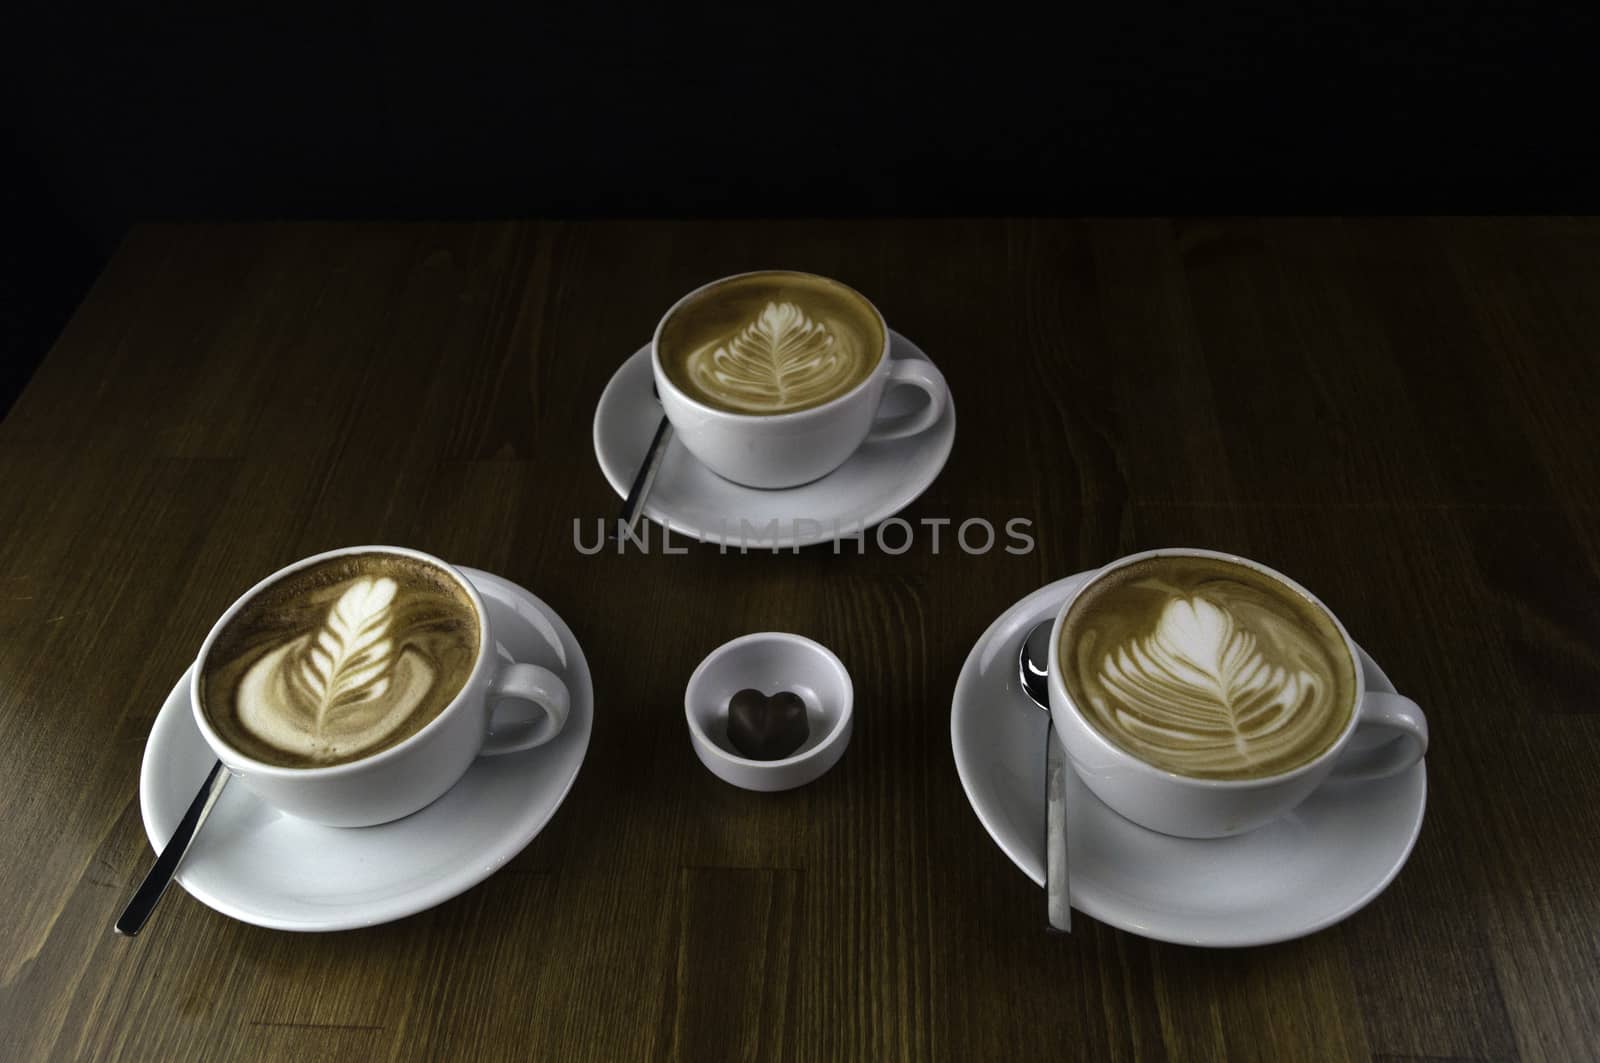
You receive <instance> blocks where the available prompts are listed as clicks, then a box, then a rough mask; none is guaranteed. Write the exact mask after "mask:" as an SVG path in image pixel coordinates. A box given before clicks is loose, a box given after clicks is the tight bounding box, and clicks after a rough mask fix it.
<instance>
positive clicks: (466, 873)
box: [139, 564, 595, 933]
mask: <svg viewBox="0 0 1600 1063" xmlns="http://www.w3.org/2000/svg"><path fill="white" fill-rule="evenodd" d="M454 567H455V568H456V570H457V571H459V572H461V573H462V574H463V575H464V576H466V577H467V579H468V580H470V581H472V582H473V583H474V585H475V586H476V584H477V581H478V580H479V579H480V578H482V577H488V579H489V580H492V581H495V582H498V583H500V584H503V585H504V586H505V587H507V588H510V590H512V591H514V592H515V593H516V594H518V595H520V596H522V597H524V598H526V599H527V600H528V601H530V602H531V603H532V604H533V605H534V607H535V608H536V609H537V611H538V612H539V613H540V614H541V615H542V616H543V617H544V618H545V619H546V620H547V621H549V622H550V624H551V626H552V627H553V628H554V629H555V631H556V633H557V635H558V636H560V638H561V640H562V649H563V651H564V652H565V653H566V654H567V662H566V665H565V667H564V668H563V669H562V678H563V679H564V680H565V681H566V682H567V685H568V689H569V690H570V689H572V687H573V686H574V685H580V681H581V689H582V690H583V691H584V692H585V693H586V695H587V700H588V706H589V711H588V713H587V714H586V719H587V723H588V728H587V731H586V733H585V734H584V737H583V743H582V745H581V746H580V747H579V748H578V749H576V750H575V754H576V758H577V762H576V764H575V765H574V766H573V769H572V773H571V775H570V776H569V777H568V778H567V780H566V782H565V784H564V785H563V786H562V787H561V790H560V793H559V794H558V795H557V796H556V797H555V798H554V799H553V800H552V801H551V802H550V803H549V807H548V808H547V809H546V810H545V812H544V814H543V815H542V816H536V817H534V818H533V819H531V820H529V822H528V824H527V825H525V826H524V827H522V828H521V829H519V830H516V831H515V832H511V833H508V834H506V835H505V836H504V837H503V838H502V839H501V840H500V841H499V843H498V844H496V845H495V846H494V847H493V848H492V849H486V850H485V852H486V853H487V854H489V855H490V856H492V859H490V860H487V861H485V860H481V859H480V860H474V861H472V862H471V863H469V864H464V865H463V869H462V870H461V871H460V872H458V873H457V874H455V875H450V876H444V877H441V878H437V879H434V880H432V881H431V882H429V883H428V884H427V885H425V886H423V887H420V888H418V889H416V890H414V891H412V892H410V893H406V894H401V895H398V896H395V897H391V898H388V899H387V900H386V901H380V902H373V903H371V904H367V905H360V904H352V905H348V906H343V907H341V908H339V909H337V911H338V912H339V913H340V914H338V915H332V916H330V917H329V918H326V919H321V920H303V919H285V918H282V917H279V916H276V915H272V914H270V913H263V912H259V911H256V910H254V909H252V908H251V907H249V906H248V905H247V904H245V905H242V904H240V903H237V900H236V899H229V898H226V897H222V896H218V895H217V893H216V892H214V891H213V890H210V889H207V888H205V887H203V886H199V885H197V884H195V883H194V882H192V881H191V880H190V878H191V877H190V876H189V875H186V873H185V869H184V868H182V867H181V866H180V867H179V869H178V871H177V872H176V874H175V875H174V876H173V877H174V879H175V881H176V882H177V883H178V884H179V885H180V886H182V887H183V889H184V891H185V892H186V893H188V894H189V895H190V896H191V897H193V898H194V899H195V900H197V901H199V902H200V903H201V904H203V905H205V906H206V907H208V908H210V909H211V910H212V911H214V912H216V913H218V914H219V915H223V916H226V917H228V918H230V919H236V920H238V921H239V922H242V923H248V924H250V925H252V926H259V927H263V928H265V929H269V930H286V931H291V932H295V933H335V932H339V931H345V930H358V929H361V928H363V927H369V926H379V925H381V924H384V923H391V922H394V921H396V920H399V919H405V918H407V917H409V916H412V915H417V914H419V913H421V912H424V911H427V910H428V909H430V908H434V907H437V906H438V905H440V904H443V903H445V902H446V901H449V900H453V899H455V898H456V897H459V896H460V895H462V894H463V893H466V892H467V891H468V890H470V889H472V888H473V887H475V886H478V885H480V884H482V883H483V882H484V881H485V880H487V879H488V878H490V877H491V876H492V875H494V874H495V872H497V871H499V870H500V869H501V868H502V867H504V866H505V865H506V864H507V863H509V862H510V861H511V860H512V859H514V858H515V857H516V856H517V855H518V854H520V853H521V852H522V851H523V850H524V849H526V848H527V847H528V845H529V844H530V843H532V841H533V840H534V839H535V838H537V837H538V836H539V835H540V834H541V833H543V832H544V829H545V827H547V826H549V824H550V821H551V820H552V819H554V818H555V815H556V813H557V812H559V811H560V810H561V806H562V805H564V804H565V803H566V800H567V797H568V796H569V795H570V794H571V793H572V788H573V786H574V785H576V783H577V781H578V776H579V775H580V774H581V773H582V771H583V765H584V762H585V761H586V760H587V759H588V754H589V745H590V742H591V741H592V740H593V736H594V711H595V705H594V682H593V675H592V673H591V672H590V670H589V663H588V658H587V657H586V656H585V655H584V652H583V647H582V646H581V645H580V644H579V642H578V639H577V636H576V635H574V634H573V632H572V629H571V628H570V627H569V626H568V625H567V623H566V621H565V620H563V619H562V618H561V615H560V614H559V613H557V612H556V611H555V610H554V609H553V608H551V607H550V605H549V603H547V602H545V601H544V599H542V598H540V597H539V596H538V595H536V594H534V593H533V592H531V591H529V590H528V589H527V588H525V587H523V586H522V585H520V584H518V583H515V582H513V581H511V580H509V579H506V578H505V577H504V576H500V575H497V574H495V573H493V572H487V571H485V570H483V569H478V568H473V567H472V566H470V565H460V564H455V565H454ZM480 593H481V589H480ZM193 671H194V662H192V661H191V662H190V663H189V664H188V666H186V667H185V668H184V671H183V675H182V676H180V677H179V679H178V681H177V682H176V684H175V685H174V687H173V689H172V691H171V692H169V693H168V695H167V697H166V699H165V700H164V701H163V702H162V705H161V708H160V710H159V711H158V712H157V713H156V718H155V720H154V721H153V722H152V723H151V727H150V733H149V735H147V736H146V738H145V747H144V752H143V755H142V757H141V758H140V763H139V815H140V820H141V822H142V824H143V827H144V832H145V837H146V838H147V839H148V841H149V843H150V846H151V848H152V849H153V850H154V851H155V852H157V853H159V852H160V851H161V849H162V848H163V847H164V846H165V844H166V842H167V840H168V839H169V838H170V837H171V831H166V832H160V831H158V830H157V826H156V824H155V822H154V819H153V817H154V811H153V806H154V798H153V787H154V785H155V783H154V772H155V771H156V770H158V769H159V767H160V766H159V765H156V764H155V763H153V762H154V760H155V756H156V745H157V742H156V740H155V739H156V734H157V732H158V730H161V729H164V728H171V727H182V726H183V725H184V723H185V722H187V724H188V725H189V726H190V727H195V724H194V719H193V712H192V710H191V706H190V704H189V697H188V694H189V680H190V675H191V673H192V672H193ZM575 700H576V699H575ZM175 702H177V704H175ZM169 713H171V714H172V715H173V716H174V717H177V718H178V719H177V720H176V721H175V722H174V721H169V722H167V723H166V724H165V725H163V717H165V716H167V715H168V714H169ZM195 730H197V731H198V728H197V727H196V728H195ZM468 770H469V771H470V770H471V769H470V768H469V769H468ZM250 799H251V800H259V799H258V798H255V797H254V795H251V796H250ZM406 818H409V817H406ZM396 822H397V823H403V822H405V820H404V819H401V820H399V821H396ZM336 829H350V830H364V831H382V830H392V829H395V824H392V823H384V824H378V825H377V826H373V827H357V828H336ZM355 913H360V914H355Z"/></svg>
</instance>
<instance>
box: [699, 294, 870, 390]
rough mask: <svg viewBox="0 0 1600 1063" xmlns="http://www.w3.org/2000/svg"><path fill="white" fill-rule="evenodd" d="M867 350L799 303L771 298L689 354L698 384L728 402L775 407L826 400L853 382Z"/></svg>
mask: <svg viewBox="0 0 1600 1063" xmlns="http://www.w3.org/2000/svg"><path fill="white" fill-rule="evenodd" d="M864 356H865V352H863V351H861V350H858V349H855V348H854V347H853V346H852V345H851V343H850V342H849V340H848V339H847V338H845V336H844V335H843V334H841V333H839V332H837V331H836V330H835V329H833V328H830V327H829V325H828V324H827V322H826V321H818V320H816V319H815V318H813V317H812V316H811V315H809V314H807V313H806V312H805V311H804V310H803V309H801V308H800V307H799V306H797V305H795V304H794V303H788V302H769V303H767V305H766V306H765V307H763V308H762V310H761V312H760V313H759V314H758V315H757V316H756V318H755V320H753V321H751V322H750V323H749V324H747V325H745V326H744V328H743V329H741V330H740V331H739V332H738V333H737V334H735V335H733V336H731V337H729V338H727V339H726V340H724V341H723V342H721V343H718V344H717V345H715V346H714V347H703V348H701V349H700V350H698V351H695V352H694V353H693V354H691V355H690V356H689V360H688V368H689V373H690V376H691V377H692V378H693V379H694V382H695V384H696V385H697V386H698V387H699V388H700V389H701V390H702V391H704V392H705V393H706V394H707V395H711V396H713V397H715V398H717V399H719V400H721V401H722V402H723V403H725V404H726V405H728V406H731V407H734V408H737V409H741V410H749V411H751V412H755V413H775V412H779V411H782V410H789V409H795V408H798V407H802V406H810V405H815V404H817V403H818V402H822V401H826V400H827V399H829V398H832V397H833V396H834V395H835V394H837V393H842V392H843V391H844V390H845V389H846V388H848V387H849V386H851V384H852V382H853V380H854V378H855V377H856V376H857V375H858V371H859V368H860V365H861V360H862V359H863V357H864Z"/></svg>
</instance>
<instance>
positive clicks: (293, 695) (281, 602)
mask: <svg viewBox="0 0 1600 1063" xmlns="http://www.w3.org/2000/svg"><path fill="white" fill-rule="evenodd" d="M477 652H478V624H477V617H476V613H475V612H474V608H473V606H472V604H471V601H470V599H468V598H467V597H466V595H465V592H463V591H462V590H461V589H460V588H459V586H457V585H456V584H455V582H454V580H453V578H452V577H450V576H449V575H448V574H446V573H445V572H443V571H442V570H440V569H438V567H437V566H432V565H427V564H425V563H424V562H421V561H418V560H415V559H412V558H408V557H402V556H400V555H392V554H356V555H350V556H349V557H344V558H337V559H334V560H332V561H330V562H327V563H325V564H324V565H320V566H316V567H313V568H310V569H306V570H302V571H300V572H296V573H293V574H291V575H289V576H288V577H286V578H285V579H284V580H283V581H282V582H280V583H277V584H274V585H271V586H269V587H268V588H267V589H266V590H265V591H263V592H262V593H261V594H260V596H259V597H258V599H253V600H252V601H251V602H250V603H249V605H248V606H247V607H246V608H245V609H244V610H242V611H241V613H240V614H239V615H238V616H237V617H236V618H235V619H234V620H232V621H230V622H229V624H228V626H227V627H226V628H224V630H223V632H222V633H220V634H219V635H218V637H217V640H216V642H215V643H214V644H213V646H212V647H211V649H210V650H209V651H207V655H206V664H205V668H204V670H203V673H202V678H201V683H202V692H201V703H202V709H203V710H204V712H205V714H206V718H207V719H208V720H210V721H211V723H212V725H213V726H214V727H216V729H217V731H218V733H219V734H220V735H221V736H222V737H223V739H224V740H226V741H227V742H228V743H229V744H230V745H232V746H234V747H236V748H238V749H239V750H240V751H242V752H244V753H247V754H249V755H250V756H252V757H255V758H256V759H258V760H264V761H266V762H268V763H270V764H278V765H282V766H285V767H320V766H325V765H330V764H339V763H343V762H345V761H348V760H354V759H356V758H358V757H363V756H369V755H371V754H373V753H376V752H379V751H380V750H383V749H386V748H388V747H389V746H392V745H394V744H395V743H397V742H401V741H403V740H405V739H406V738H408V737H410V736H411V735H412V734H415V733H416V732H417V731H418V730H420V729H421V728H422V727H424V726H426V725H427V723H428V722H429V721H431V720H432V719H433V718H434V717H435V716H437V715H438V714H439V713H440V711H442V709H443V708H444V706H446V705H448V704H449V703H450V702H451V701H452V700H453V699H454V697H455V694H456V692H457V691H458V690H460V689H461V686H462V685H463V683H464V682H465V680H466V677H467V675H468V674H469V673H470V672H471V670H472V666H473V664H474V663H475V661H476V658H477Z"/></svg>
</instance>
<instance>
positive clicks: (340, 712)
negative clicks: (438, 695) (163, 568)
mask: <svg viewBox="0 0 1600 1063" xmlns="http://www.w3.org/2000/svg"><path fill="white" fill-rule="evenodd" d="M397 590H398V586H397V585H396V583H395V582H394V580H392V579H387V578H379V579H360V580H356V581H355V582H354V583H352V584H351V585H350V587H349V589H348V590H346V591H345V592H344V593H343V594H342V595H340V596H339V599H338V600H337V601H336V602H335V603H334V604H333V607H332V608H331V609H330V610H328V617H327V620H326V621H325V622H324V623H323V625H322V627H321V629H320V630H318V631H315V632H310V633H308V634H306V635H303V636H301V637H300V638H297V639H293V640H292V641H289V642H286V643H284V644H283V645H282V646H279V647H277V648H276V649H273V650H271V651H269V652H268V653H266V654H265V655H264V656H262V657H261V658H260V659H259V660H258V661H256V663H255V664H254V665H253V666H251V668H250V670H249V671H247V672H246V673H245V675H244V679H243V681H242V682H241V683H240V685H239V691H238V694H237V698H236V700H237V712H238V715H239V722H240V723H241V724H242V725H243V726H244V728H245V729H246V730H247V731H249V732H250V733H251V734H253V735H255V736H256V737H257V738H259V739H260V740H261V741H262V742H265V743H266V744H268V745H270V746H272V747H273V748H275V749H278V750H281V751H283V752H285V753H290V754H297V755H300V756H303V757H307V758H310V759H319V758H320V757H321V756H322V755H324V754H325V753H326V752H327V751H332V750H337V751H338V752H339V753H340V754H342V755H350V754H355V753H360V752H363V751H365V750H367V749H369V748H371V747H373V746H375V745H377V744H378V743H380V742H382V741H383V740H384V739H386V738H387V737H389V735H390V734H391V733H392V732H393V731H394V730H395V729H396V728H398V727H399V726H400V725H401V724H403V723H404V722H405V721H406V720H407V719H408V718H409V717H410V716H411V714H412V713H413V712H414V711H415V710H416V709H417V707H418V706H419V705H420V704H421V703H422V701H423V699H424V698H425V697H427V694H428V691H429V689H430V688H431V687H432V686H433V682H434V669H433V667H432V665H430V664H429V663H428V661H427V660H426V659H425V658H423V657H422V655H421V654H420V653H418V652H416V651H415V650H413V649H412V648H410V647H404V648H399V649H397V648H396V645H395V642H394V640H393V639H390V638H387V637H386V635H387V633H388V629H389V626H390V623H391V620H392V611H393V605H394V599H395V592H396V591H397Z"/></svg>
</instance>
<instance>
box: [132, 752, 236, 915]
mask: <svg viewBox="0 0 1600 1063" xmlns="http://www.w3.org/2000/svg"><path fill="white" fill-rule="evenodd" d="M227 783H228V771H227V769H226V768H224V767H223V766H222V761H220V760H219V761H217V762H216V763H214V764H212V765H211V774H209V775H207V776H206V781H205V782H204V783H203V784H202V785H201V787H200V792H199V793H197V794H195V795H194V800H193V801H192V802H190V804H189V810H188V811H187V812H185V813H184V814H183V818H182V819H181V820H179V821H178V829H177V830H175V831H173V832H172V837H171V838H170V839H169V840H168V841H167V846H166V848H165V849H162V850H161V855H160V856H158V857H156V862H155V863H154V864H152V865H151V867H150V871H149V873H148V874H146V875H145V877H144V881H143V882H141V883H140V884H139V889H138V890H137V891H136V892H135V893H134V895H133V899H132V900H130V901H129V902H128V906H127V907H126V908H124V909H123V910H122V916H121V918H119V919H118V920H117V925H116V931H117V933H119V934H122V935H124V936H126V937H133V936H134V935H135V934H137V933H138V932H139V931H140V930H141V929H142V928H143V927H144V924H145V920H147V919H149V918H150V913H151V912H153V911H155V910H156V904H157V903H158V902H160V900H161V895H162V894H163V893H165V892H166V891H167V884H168V883H170V882H171V881H172V876H173V875H175V874H176V873H177V871H178V865H179V864H180V863H182V862H183V855H184V854H185V853H187V852H188V851H189V845H190V844H191V843H192V842H193V841H194V837H195V835H196V834H199V833H200V825H201V824H202V823H204V822H205V821H206V817H207V816H209V815H210V814H211V806H213V805H215V804H216V803H217V798H218V796H220V795H221V793H222V788H223V787H224V786H226V785H227Z"/></svg>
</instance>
